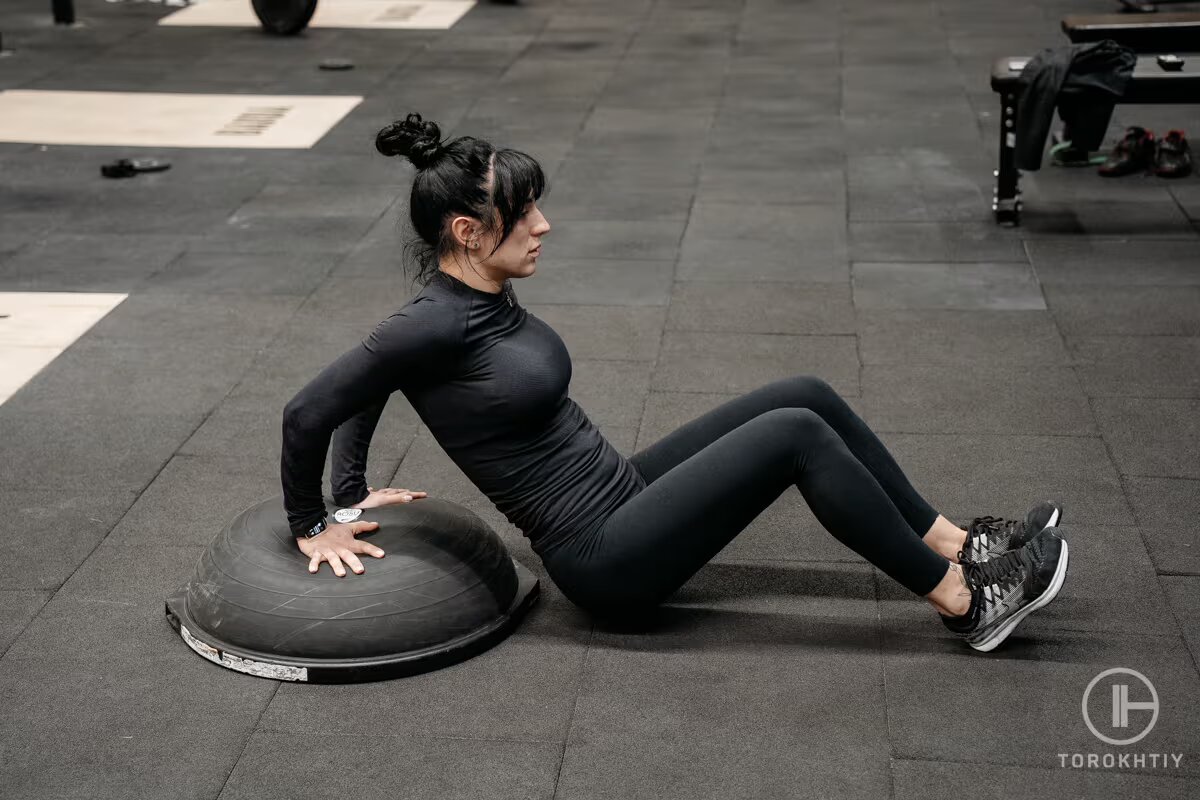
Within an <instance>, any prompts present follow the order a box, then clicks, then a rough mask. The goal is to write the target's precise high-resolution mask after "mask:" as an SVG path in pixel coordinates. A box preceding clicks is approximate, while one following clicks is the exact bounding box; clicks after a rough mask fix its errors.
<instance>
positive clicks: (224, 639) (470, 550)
mask: <svg viewBox="0 0 1200 800" xmlns="http://www.w3.org/2000/svg"><path fill="white" fill-rule="evenodd" d="M327 506H328V510H329V511H330V513H331V515H332V512H333V510H334V509H335V507H334V506H332V505H330V504H328V503H327ZM361 519H363V520H370V521H374V522H378V523H379V528H378V529H377V530H375V531H372V532H370V533H366V534H361V535H360V536H359V537H358V538H360V539H365V540H368V541H370V542H372V543H374V544H376V545H378V546H379V547H381V548H382V549H383V550H384V552H385V553H386V555H385V556H384V558H382V559H376V558H372V557H370V556H362V557H361V558H362V561H363V566H364V567H365V573H364V574H362V575H355V574H354V573H352V572H350V571H349V569H347V574H346V577H344V578H338V577H337V576H336V575H334V574H333V571H332V570H331V569H330V568H329V565H328V564H322V565H321V570H320V571H319V572H318V573H317V574H316V575H313V574H312V573H310V572H309V571H308V558H307V557H306V556H305V555H304V554H303V553H302V552H300V550H299V548H297V547H296V542H295V539H294V538H293V536H292V533H291V531H290V529H289V527H288V524H287V517H286V515H285V513H284V510H283V499H282V498H281V497H276V498H272V499H270V500H266V501H263V502H261V503H258V504H257V505H254V506H251V507H250V508H248V509H246V510H245V511H243V512H242V513H241V514H238V515H237V516H236V517H235V518H234V519H233V520H232V521H231V522H230V523H229V525H227V526H226V527H225V529H224V530H223V531H221V533H219V534H218V535H217V537H216V538H215V539H214V540H213V541H212V543H211V544H210V545H209V547H208V549H207V550H205V552H204V554H203V555H202V556H201V557H200V560H199V562H198V563H197V564H196V569H195V573H194V575H193V577H192V580H191V581H189V582H188V584H187V585H186V586H184V587H183V588H182V589H180V590H179V591H178V592H176V593H175V594H173V595H171V596H170V597H168V598H167V602H166V615H167V620H168V621H169V622H170V623H171V625H172V626H173V627H174V628H175V630H176V631H177V632H178V633H179V634H180V636H181V637H182V638H183V640H184V642H186V643H187V645H188V646H189V647H190V648H192V650H194V651H196V652H197V653H198V654H200V655H201V656H203V657H204V658H206V659H208V660H209V661H212V662H214V663H217V664H220V665H221V666H223V667H227V668H229V669H232V670H237V671H238V672H244V673H246V674H249V675H257V676H260V677H264V678H273V679H276V680H287V681H306V682H309V683H351V682H357V681H370V680H382V679H386V678H396V677H402V676H406V675H414V674H417V673H421V672H427V671H429V670H433V669H438V668H440V667H444V666H448V665H450V664H454V663H457V662H460V661H463V660H465V659H468V658H470V657H471V656H474V655H476V654H478V653H480V652H482V651H483V650H486V649H488V648H489V647H491V646H492V645H494V644H496V643H497V642H499V641H501V640H502V639H504V638H505V637H506V636H507V635H508V634H509V633H511V632H512V630H513V629H514V628H515V627H516V626H517V624H518V623H519V622H520V620H521V619H522V618H523V617H524V615H525V614H526V613H527V612H528V611H529V609H530V608H531V607H532V606H533V604H534V602H535V601H536V600H537V597H538V594H539V589H540V587H539V584H538V579H537V577H536V576H535V575H534V574H533V573H532V572H530V571H529V570H528V569H527V568H526V567H525V566H524V565H522V564H521V563H519V562H518V561H516V560H515V559H513V558H512V557H511V556H510V555H509V554H508V550H507V548H505V546H504V542H503V541H501V539H500V537H499V536H497V535H496V533H495V531H493V530H492V529H491V528H490V527H489V526H488V525H487V523H485V522H484V521H483V520H482V519H480V518H479V516H478V515H477V514H475V513H474V512H472V511H471V510H469V509H467V508H464V507H462V506H459V505H457V504H455V503H450V502H447V501H445V500H439V499H436V498H422V499H418V500H414V501H413V502H411V503H407V504H403V505H396V506H385V507H383V508H373V509H367V510H366V511H364V512H363V515H362V517H361Z"/></svg>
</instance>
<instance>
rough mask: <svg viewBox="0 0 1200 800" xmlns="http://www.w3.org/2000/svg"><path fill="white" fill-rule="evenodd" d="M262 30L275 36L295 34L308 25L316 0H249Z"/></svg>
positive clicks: (314, 11) (315, 8) (314, 10)
mask: <svg viewBox="0 0 1200 800" xmlns="http://www.w3.org/2000/svg"><path fill="white" fill-rule="evenodd" d="M250 2H251V4H252V5H253V6H254V13H255V14H257V15H258V19H259V21H260V22H262V27H263V30H264V31H266V32H267V33H272V34H275V35H276V36H295V35H296V34H297V33H299V32H300V31H302V30H304V29H305V28H306V27H308V22H309V20H311V19H312V15H313V14H314V13H316V10H317V0H250Z"/></svg>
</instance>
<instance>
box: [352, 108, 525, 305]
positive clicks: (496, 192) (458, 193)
mask: <svg viewBox="0 0 1200 800" xmlns="http://www.w3.org/2000/svg"><path fill="white" fill-rule="evenodd" d="M441 136H442V132H441V129H440V128H438V126H437V123H435V122H430V121H428V120H423V119H421V115H420V114H409V115H408V116H407V117H406V118H405V119H403V120H397V121H396V122H393V123H392V124H390V125H388V126H387V127H385V128H384V129H383V130H381V131H380V132H379V134H378V135H377V136H376V137H375V149H376V150H378V151H379V152H380V153H382V154H383V155H385V156H404V157H405V158H407V159H408V160H409V161H411V162H412V165H413V166H414V167H416V168H417V176H416V178H415V179H414V180H413V185H412V196H411V198H410V201H409V214H410V216H411V218H412V225H413V228H414V229H415V230H416V233H417V238H416V239H414V240H412V241H411V242H409V243H408V246H407V247H406V248H405V250H406V253H413V254H414V255H415V261H416V262H417V265H418V272H417V277H418V278H420V279H423V282H425V283H428V281H429V279H430V278H431V277H433V273H434V271H436V270H437V268H438V264H439V262H440V260H441V258H442V256H445V255H449V254H451V253H454V252H456V251H457V249H458V247H459V245H458V243H457V242H456V241H455V239H454V234H453V233H452V232H451V230H450V224H449V223H450V220H452V219H453V218H454V217H456V216H467V217H473V218H474V219H477V220H479V221H480V222H481V223H482V225H483V227H482V229H481V231H480V232H481V233H491V232H496V233H498V234H499V235H498V236H497V237H496V247H499V246H500V244H501V243H503V242H504V240H505V239H507V238H508V235H509V234H510V233H512V231H513V228H515V227H516V225H517V221H518V220H519V219H520V218H521V215H522V214H523V213H524V210H525V206H526V204H528V203H529V202H530V201H533V200H537V199H538V198H539V197H541V196H542V193H543V191H544V190H545V188H546V177H545V174H544V173H543V172H542V168H541V165H539V164H538V162H537V161H536V160H535V159H533V158H532V157H531V156H528V155H526V154H525V153H521V152H518V151H516V150H497V149H496V148H494V147H493V146H492V145H491V144H489V143H488V142H485V141H483V140H482V139H476V138H474V137H471V136H462V137H459V138H458V139H454V140H453V141H449V142H442V141H441ZM489 169H490V170H491V173H492V175H491V178H492V180H491V184H490V185H489V182H488V171H489ZM492 252H495V250H493V251H492Z"/></svg>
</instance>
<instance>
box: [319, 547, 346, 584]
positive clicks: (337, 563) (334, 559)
mask: <svg viewBox="0 0 1200 800" xmlns="http://www.w3.org/2000/svg"><path fill="white" fill-rule="evenodd" d="M323 555H324V556H325V559H326V560H327V561H328V562H329V566H331V567H333V574H334V575H337V576H338V577H339V578H344V577H346V567H345V566H343V565H342V560H341V559H340V558H338V554H337V553H324V554H323Z"/></svg>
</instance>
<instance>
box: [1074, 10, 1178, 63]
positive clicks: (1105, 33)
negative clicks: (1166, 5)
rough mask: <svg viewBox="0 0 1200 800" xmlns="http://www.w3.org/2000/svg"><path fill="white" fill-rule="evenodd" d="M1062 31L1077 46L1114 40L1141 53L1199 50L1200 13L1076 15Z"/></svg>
mask: <svg viewBox="0 0 1200 800" xmlns="http://www.w3.org/2000/svg"><path fill="white" fill-rule="evenodd" d="M1062 31H1063V33H1065V34H1066V35H1067V38H1068V39H1070V40H1071V41H1072V42H1075V43H1077V44H1079V43H1083V42H1098V41H1100V40H1101V39H1112V40H1113V41H1114V42H1116V43H1117V44H1120V45H1124V46H1125V47H1128V48H1129V49H1131V50H1136V51H1137V52H1139V53H1171V52H1174V51H1176V50H1179V51H1184V52H1188V51H1193V52H1194V51H1196V50H1200V14H1182V13H1181V14H1155V15H1153V16H1149V17H1139V16H1131V15H1129V14H1073V15H1071V16H1067V17H1063V21H1062Z"/></svg>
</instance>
